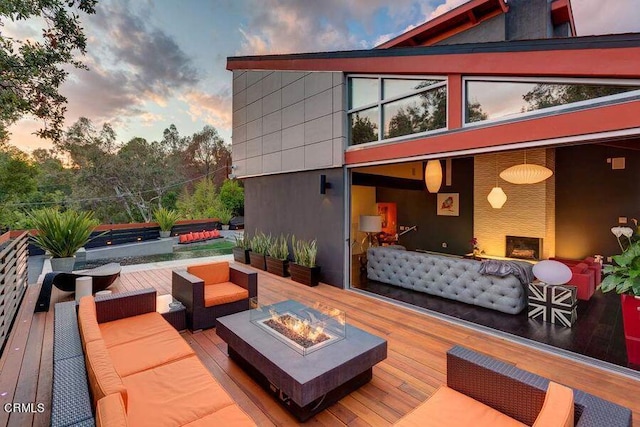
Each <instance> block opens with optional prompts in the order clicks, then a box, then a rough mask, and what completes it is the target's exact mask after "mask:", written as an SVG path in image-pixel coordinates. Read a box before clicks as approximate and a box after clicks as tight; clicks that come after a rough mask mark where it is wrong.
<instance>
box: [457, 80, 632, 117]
mask: <svg viewBox="0 0 640 427" xmlns="http://www.w3.org/2000/svg"><path fill="white" fill-rule="evenodd" d="M468 82H496V83H532V84H538V83H552V84H588V85H601V86H638V87H639V88H638V89H637V90H631V91H628V92H623V93H618V94H615V95H607V96H602V97H599V98H593V99H587V100H584V101H578V102H572V103H570V104H564V105H555V106H553V107H547V108H541V109H539V110H533V111H525V112H524V113H515V114H511V115H508V116H503V117H496V118H493V119H487V120H480V121H477V122H471V123H469V122H467V119H468V117H467V111H468V108H467V104H468V93H467V92H468V91H467V83H468ZM636 97H640V79H606V78H563V77H556V78H554V77H495V76H462V128H473V127H478V126H486V125H491V124H496V123H501V122H512V121H519V120H527V119H531V118H535V117H543V116H549V115H552V114H554V113H557V112H562V111H566V112H569V111H573V110H579V109H583V108H588V107H597V106H600V105H607V104H615V103H616V102H617V101H623V100H627V99H633V98H636Z"/></svg>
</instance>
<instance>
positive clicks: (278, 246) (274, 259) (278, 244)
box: [266, 234, 289, 277]
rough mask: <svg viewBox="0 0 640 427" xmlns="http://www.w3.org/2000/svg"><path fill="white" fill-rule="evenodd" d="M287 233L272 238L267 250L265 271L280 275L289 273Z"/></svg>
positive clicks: (283, 275)
mask: <svg viewBox="0 0 640 427" xmlns="http://www.w3.org/2000/svg"><path fill="white" fill-rule="evenodd" d="M288 240H289V235H286V236H285V235H283V234H281V235H280V236H279V237H277V238H275V239H273V240H272V241H271V244H270V245H269V249H268V250H267V257H266V261H267V271H268V272H269V273H273V274H277V275H278V276H281V277H287V276H288V275H289V242H288Z"/></svg>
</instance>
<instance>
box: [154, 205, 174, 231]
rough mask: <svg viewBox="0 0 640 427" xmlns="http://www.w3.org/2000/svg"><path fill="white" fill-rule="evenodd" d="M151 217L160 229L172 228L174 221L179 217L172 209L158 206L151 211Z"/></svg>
mask: <svg viewBox="0 0 640 427" xmlns="http://www.w3.org/2000/svg"><path fill="white" fill-rule="evenodd" d="M153 217H154V218H155V220H156V222H157V223H158V225H160V230H162V231H171V228H173V226H174V225H175V223H176V221H177V220H178V219H179V218H180V214H178V212H176V211H174V210H173V209H166V208H159V209H156V210H155V211H153Z"/></svg>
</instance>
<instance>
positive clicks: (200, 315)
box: [171, 262, 258, 330]
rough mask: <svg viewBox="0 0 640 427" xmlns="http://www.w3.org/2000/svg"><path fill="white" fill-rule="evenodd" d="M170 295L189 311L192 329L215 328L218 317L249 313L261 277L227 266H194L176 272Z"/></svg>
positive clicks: (211, 264)
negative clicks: (246, 311) (241, 312)
mask: <svg viewBox="0 0 640 427" xmlns="http://www.w3.org/2000/svg"><path fill="white" fill-rule="evenodd" d="M171 294H172V295H173V297H174V298H175V299H177V300H178V301H180V302H181V303H182V304H184V306H185V307H186V313H187V327H188V328H189V329H191V330H198V329H206V328H212V327H214V326H215V325H216V319H217V318H218V317H220V316H226V315H228V314H233V313H237V312H240V311H244V310H248V309H249V299H250V298H253V297H257V296H258V275H257V274H256V273H255V272H254V271H251V270H248V269H247V268H245V267H242V266H240V265H237V264H234V265H229V263H228V262H214V263H208V264H200V265H191V266H189V267H187V268H186V269H177V270H173V276H172V279H171Z"/></svg>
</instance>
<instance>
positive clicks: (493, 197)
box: [487, 156, 507, 209]
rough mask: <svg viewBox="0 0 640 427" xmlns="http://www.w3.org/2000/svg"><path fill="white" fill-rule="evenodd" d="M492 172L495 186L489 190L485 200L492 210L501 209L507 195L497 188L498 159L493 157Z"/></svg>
mask: <svg viewBox="0 0 640 427" xmlns="http://www.w3.org/2000/svg"><path fill="white" fill-rule="evenodd" d="M494 172H495V176H496V186H495V187H493V188H492V189H491V191H490V192H489V195H488V196H487V200H488V201H489V204H490V205H491V207H492V208H493V209H501V208H502V206H503V205H504V204H505V202H506V201H507V195H506V194H505V193H504V191H503V190H502V188H501V187H498V159H497V156H494Z"/></svg>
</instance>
